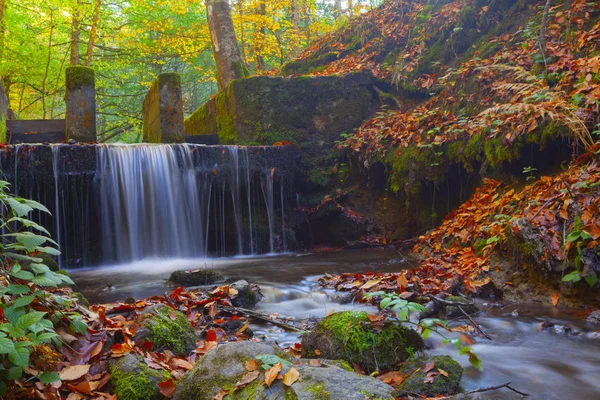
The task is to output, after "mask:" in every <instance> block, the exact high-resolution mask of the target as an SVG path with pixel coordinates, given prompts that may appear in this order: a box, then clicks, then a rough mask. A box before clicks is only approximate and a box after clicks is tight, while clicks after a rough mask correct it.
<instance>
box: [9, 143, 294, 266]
mask: <svg viewBox="0 0 600 400" xmlns="http://www.w3.org/2000/svg"><path fill="white" fill-rule="evenodd" d="M0 163H1V168H2V173H3V175H4V179H6V180H8V181H10V182H11V183H12V184H13V186H12V188H13V191H14V190H15V189H16V192H17V194H18V195H19V196H22V197H27V198H31V199H34V200H37V201H39V202H41V203H43V204H44V205H45V206H46V207H47V208H48V209H50V210H51V211H52V215H44V214H41V213H36V215H34V216H33V219H35V220H37V221H38V222H40V223H41V224H43V225H44V226H45V227H46V228H47V229H48V230H49V231H50V232H51V234H52V236H53V237H54V238H55V239H56V240H57V241H58V242H59V243H60V246H61V251H62V255H61V257H60V260H59V261H60V263H61V265H62V266H63V267H70V268H72V267H79V266H86V265H87V266H91V265H99V264H112V263H124V262H129V261H133V260H140V259H145V258H200V257H215V256H235V255H255V254H265V253H274V252H284V251H289V250H290V246H289V240H290V239H289V235H286V229H287V228H286V226H287V219H288V215H289V210H288V209H287V205H288V204H293V201H292V199H290V198H288V197H289V196H290V195H289V193H291V189H290V188H289V187H288V184H287V183H286V182H291V181H292V180H291V179H290V177H292V176H293V174H294V170H295V150H294V149H292V148H275V147H236V146H204V145H193V144H176V145H149V144H139V145H77V146H71V145H19V146H7V147H6V148H4V149H1V150H0ZM292 249H293V246H292Z"/></svg>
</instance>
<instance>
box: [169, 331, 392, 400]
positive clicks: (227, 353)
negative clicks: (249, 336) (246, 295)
mask: <svg viewBox="0 0 600 400" xmlns="http://www.w3.org/2000/svg"><path fill="white" fill-rule="evenodd" d="M259 355H272V356H277V357H279V358H280V360H281V361H280V362H282V364H283V369H282V371H281V375H285V374H286V373H287V372H288V371H289V370H290V368H292V367H294V368H296V370H297V371H298V373H299V378H300V379H298V381H296V382H295V383H294V384H293V385H292V386H290V387H288V386H285V385H283V382H282V380H280V379H278V380H275V381H274V382H273V384H272V385H271V387H270V388H268V387H267V386H266V385H264V383H263V380H264V370H262V369H261V370H260V375H259V376H258V377H257V378H256V379H255V380H254V381H253V382H251V383H250V384H248V385H247V386H245V387H244V388H243V389H240V390H235V386H236V383H237V382H239V381H240V380H241V379H242V377H243V376H244V374H246V373H248V371H247V370H246V368H245V367H244V363H245V362H246V361H248V360H252V359H256V357H257V356H259ZM288 357H289V356H288V355H287V354H285V353H283V351H282V350H281V349H279V348H278V347H273V346H270V345H267V344H264V343H254V342H234V343H227V344H224V345H221V346H219V347H217V348H216V349H214V350H211V351H209V352H208V353H207V354H206V355H205V356H204V357H202V358H201V359H200V360H199V361H198V363H197V364H196V366H195V367H194V369H193V370H191V371H190V372H189V373H188V374H186V376H185V377H184V378H183V380H182V381H181V382H180V383H179V384H178V386H177V390H176V392H175V395H174V396H173V399H174V400H204V399H212V398H213V397H214V396H215V395H216V394H217V393H219V391H221V390H229V391H230V393H229V396H230V397H231V398H232V399H273V400H274V399H306V400H321V399H348V400H363V399H364V400H366V399H373V398H377V399H390V400H391V399H392V395H391V394H392V388H391V387H390V386H388V385H386V384H385V383H383V382H381V381H379V380H377V379H375V378H371V377H368V376H363V375H358V374H355V373H354V372H352V371H351V370H348V369H349V368H350V367H349V366H348V365H347V364H345V363H340V362H337V361H328V360H321V362H320V363H319V364H318V365H315V366H313V365H311V364H310V363H309V362H308V360H303V361H301V362H300V363H299V364H297V365H294V364H292V363H291V362H290V360H289V359H288Z"/></svg>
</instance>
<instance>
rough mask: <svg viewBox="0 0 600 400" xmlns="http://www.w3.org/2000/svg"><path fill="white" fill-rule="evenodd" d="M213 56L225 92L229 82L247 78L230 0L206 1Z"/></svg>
mask: <svg viewBox="0 0 600 400" xmlns="http://www.w3.org/2000/svg"><path fill="white" fill-rule="evenodd" d="M205 1H206V15H207V19H208V27H209V29H210V38H211V41H212V47H213V54H214V57H215V62H216V64H217V84H218V86H219V90H224V89H226V88H227V85H229V82H231V81H233V80H235V79H240V78H244V77H245V76H246V73H245V68H244V63H243V60H242V54H241V52H240V48H239V47H238V42H237V38H236V37H235V29H234V27H233V19H232V18H231V8H230V7H229V1H228V0H205Z"/></svg>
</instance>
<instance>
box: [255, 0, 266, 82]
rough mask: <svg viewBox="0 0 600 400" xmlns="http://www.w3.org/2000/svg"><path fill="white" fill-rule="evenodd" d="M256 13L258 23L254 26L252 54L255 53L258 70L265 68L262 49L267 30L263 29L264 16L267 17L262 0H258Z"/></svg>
mask: <svg viewBox="0 0 600 400" xmlns="http://www.w3.org/2000/svg"><path fill="white" fill-rule="evenodd" d="M256 14H257V15H258V16H259V18H258V23H257V24H256V26H255V27H254V54H255V55H256V68H257V69H258V70H259V71H264V70H266V69H267V68H266V65H265V58H264V57H263V54H262V53H263V50H264V47H265V37H266V35H267V31H266V29H265V18H266V17H267V5H266V4H265V1H264V0H260V1H259V4H258V9H257V11H256Z"/></svg>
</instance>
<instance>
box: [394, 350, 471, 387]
mask: <svg viewBox="0 0 600 400" xmlns="http://www.w3.org/2000/svg"><path fill="white" fill-rule="evenodd" d="M429 367H430V369H429V370H427V369H428V368H429ZM426 370H427V372H426ZM442 371H443V372H442ZM400 373H401V374H402V375H403V376H408V378H406V380H405V381H404V382H402V384H401V385H400V386H399V387H398V388H397V389H396V391H395V392H394V394H395V395H396V396H397V397H404V396H406V395H409V394H419V395H422V396H426V397H433V396H436V395H453V394H456V393H458V390H459V385H460V379H461V378H462V374H463V367H461V366H460V364H459V363H458V362H456V361H454V360H453V359H452V357H450V356H437V357H431V358H426V357H425V358H418V359H416V360H412V361H409V362H407V363H405V364H404V365H403V366H402V367H401V368H400ZM428 374H431V375H430V378H429V379H431V378H433V379H432V380H431V381H429V380H428V379H427V378H428ZM446 374H447V375H448V376H445V375H446Z"/></svg>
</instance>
